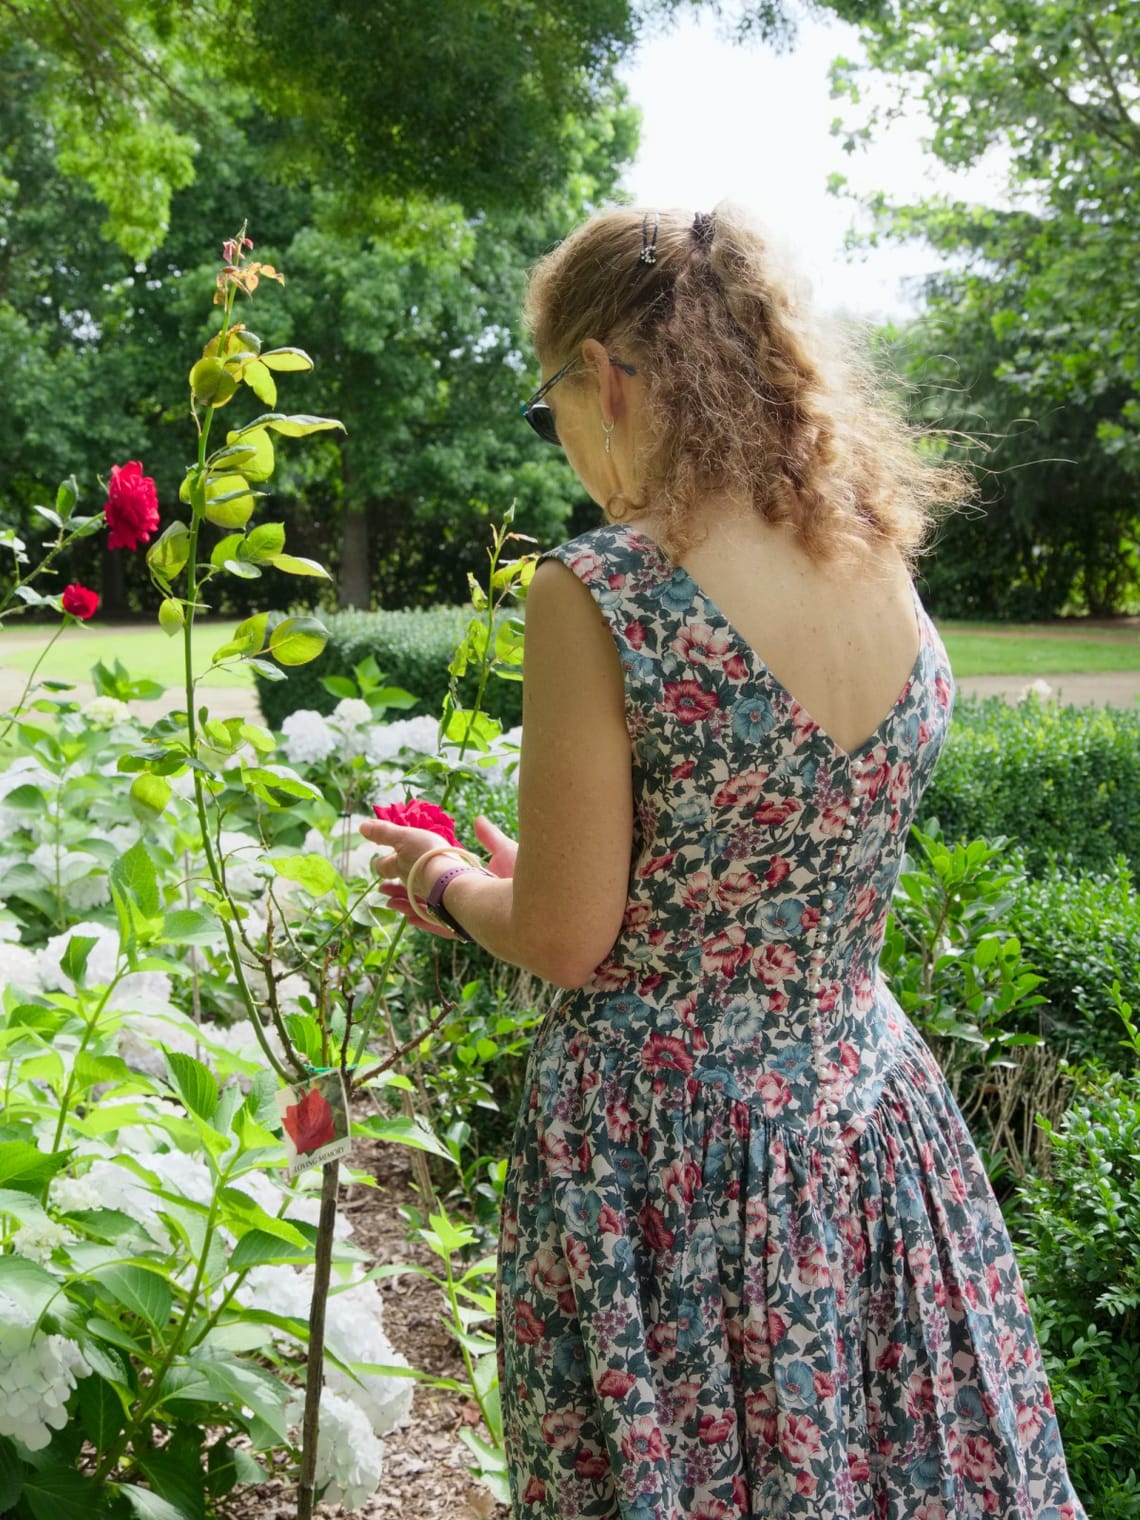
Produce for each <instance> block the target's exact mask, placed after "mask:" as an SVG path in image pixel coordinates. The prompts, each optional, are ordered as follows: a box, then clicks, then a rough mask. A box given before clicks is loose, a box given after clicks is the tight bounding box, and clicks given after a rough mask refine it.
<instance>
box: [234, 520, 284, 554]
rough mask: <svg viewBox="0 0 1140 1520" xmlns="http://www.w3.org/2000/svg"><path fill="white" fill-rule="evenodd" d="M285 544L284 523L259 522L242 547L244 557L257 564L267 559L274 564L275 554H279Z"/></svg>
mask: <svg viewBox="0 0 1140 1520" xmlns="http://www.w3.org/2000/svg"><path fill="white" fill-rule="evenodd" d="M284 546H285V524H284V523H259V524H258V526H257V527H256V528H254V529H253V531H252V532H251V533H250V534H249V536H248V538H247V539H246V541H245V546H244V547H243V549H242V554H243V555H244V556H245V558H246V559H252V560H255V561H257V562H258V563H259V564H260V563H261V562H262V561H263V560H268V561H269V562H270V563H271V564H276V560H275V558H274V556H275V555H279V554H280V553H281V550H282V549H283V548H284Z"/></svg>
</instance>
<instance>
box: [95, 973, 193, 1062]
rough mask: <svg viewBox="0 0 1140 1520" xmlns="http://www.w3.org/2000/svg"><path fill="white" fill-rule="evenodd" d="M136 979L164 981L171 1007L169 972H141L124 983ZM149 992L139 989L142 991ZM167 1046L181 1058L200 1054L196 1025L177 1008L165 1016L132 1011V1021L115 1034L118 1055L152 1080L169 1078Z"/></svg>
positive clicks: (156, 990) (126, 1022)
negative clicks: (163, 1048) (165, 1050)
mask: <svg viewBox="0 0 1140 1520" xmlns="http://www.w3.org/2000/svg"><path fill="white" fill-rule="evenodd" d="M136 977H138V978H139V979H141V978H143V977H145V978H146V979H147V980H148V981H150V982H158V981H160V980H161V981H163V982H165V983H166V989H167V998H166V1006H169V1001H170V997H169V994H170V978H169V977H168V976H166V975H165V973H163V972H150V971H147V972H139V973H135V974H134V975H132V976H131V977H126V978H124V980H125V981H133V980H135V978H136ZM145 990H146V989H139V991H145ZM159 990H160V989H158V988H157V987H152V988H151V989H150V991H151V992H152V993H155V992H158V991H159ZM148 1002H149V1000H148ZM134 1006H135V1004H132V1007H134ZM164 1045H165V1046H166V1048H167V1049H168V1050H174V1051H177V1052H178V1053H179V1054H180V1055H184V1056H193V1055H196V1054H197V1051H198V1030H197V1027H196V1025H195V1024H194V1023H193V1021H192V1020H190V1019H188V1018H187V1017H186V1016H185V1014H180V1013H176V1012H175V1011H174V1010H173V1009H171V1010H170V1012H169V1013H168V1014H166V1015H165V1016H164V1017H156V1016H155V1015H153V1014H150V1013H143V1012H141V1011H136V1012H132V1014H131V1016H130V1018H129V1019H128V1020H126V1021H125V1022H124V1023H123V1024H122V1025H121V1026H120V1027H119V1029H118V1030H117V1031H116V1033H115V1050H116V1052H117V1053H118V1054H119V1055H120V1056H122V1058H123V1060H124V1061H125V1062H126V1063H127V1065H128V1066H130V1067H131V1068H132V1069H133V1070H134V1071H142V1072H146V1074H147V1076H150V1077H162V1076H165V1075H166V1062H165V1060H164V1059H163V1055H162V1049H161V1047H162V1046H164Z"/></svg>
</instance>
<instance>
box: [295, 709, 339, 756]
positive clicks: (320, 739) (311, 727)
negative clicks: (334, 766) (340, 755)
mask: <svg viewBox="0 0 1140 1520" xmlns="http://www.w3.org/2000/svg"><path fill="white" fill-rule="evenodd" d="M281 734H282V739H281V745H282V748H283V749H284V751H285V754H286V756H287V758H288V760H289V764H290V765H314V764H316V763H318V762H319V761H321V760H327V759H328V757H329V756H330V755H331V754H332V753H333V751H334V750H335V749H337V748H339V745H340V736H339V735H338V734H336V733H334V731H333V730H332V729H331V728H330V727H329V725H328V724H327V723H326V722H325V720H324V719H323V718H322V717H321V715H320V713H318V712H314V711H313V710H312V708H310V707H299V708H297V710H296V712H291V713H290V714H289V716H288V717H287V718H286V719H285V722H284V723H283V724H282V725H281Z"/></svg>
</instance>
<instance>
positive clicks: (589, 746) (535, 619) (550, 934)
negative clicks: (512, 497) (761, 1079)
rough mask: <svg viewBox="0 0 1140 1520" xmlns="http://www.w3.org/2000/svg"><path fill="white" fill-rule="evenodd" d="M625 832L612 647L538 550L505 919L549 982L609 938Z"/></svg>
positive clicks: (615, 925) (591, 610)
mask: <svg viewBox="0 0 1140 1520" xmlns="http://www.w3.org/2000/svg"><path fill="white" fill-rule="evenodd" d="M632 839H633V795H632V782H631V753H630V744H629V734H628V731H627V729H626V725H625V708H624V683H623V677H622V669H621V663H620V661H619V659H618V653H617V649H616V647H615V645H614V642H613V638H612V636H611V634H610V630H609V628H608V627H607V626H606V622H605V619H604V617H603V616H602V613H601V611H600V610H599V608H598V606H597V605H596V603H595V602H594V599H593V597H592V596H591V595H590V593H589V591H588V590H587V589H586V587H585V586H584V585H583V584H582V583H581V581H579V580H578V578H577V577H576V576H575V575H574V574H573V572H572V571H570V570H568V569H567V568H566V567H565V566H564V565H562V564H561V563H559V562H558V561H557V560H547V561H545V562H544V563H543V564H542V565H540V566H539V568H538V570H537V571H536V572H535V576H534V580H533V581H532V583H531V586H530V590H529V592H528V594H527V613H526V650H525V656H524V666H523V733H522V754H521V758H520V763H519V854H518V860H517V862H516V864H515V875H514V897H513V908H512V920H513V923H514V926H515V928H516V931H517V932H518V933H519V934H520V936H521V937H522V938H523V939H524V940H525V942H526V943H527V944H529V945H534V946H536V947H542V950H543V955H542V959H543V961H544V963H547V964H548V965H549V967H550V979H551V980H552V981H557V982H560V983H562V985H564V986H575V985H580V984H581V983H582V982H584V981H586V980H587V978H588V977H589V974H590V972H591V971H593V969H594V967H595V966H596V965H597V964H598V963H599V961H601V960H603V959H604V958H605V956H606V954H607V953H608V952H609V950H610V948H611V947H612V945H613V943H614V941H615V939H616V938H617V936H618V932H619V930H620V929H621V922H622V916H623V913H624V911H625V904H626V896H627V892H628V888H629V865H630V854H631V846H632Z"/></svg>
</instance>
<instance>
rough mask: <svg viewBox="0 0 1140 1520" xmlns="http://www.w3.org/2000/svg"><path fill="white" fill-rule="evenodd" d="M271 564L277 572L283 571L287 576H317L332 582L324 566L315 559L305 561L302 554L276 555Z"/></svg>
mask: <svg viewBox="0 0 1140 1520" xmlns="http://www.w3.org/2000/svg"><path fill="white" fill-rule="evenodd" d="M269 563H270V564H271V565H272V566H273V568H274V569H275V570H283V571H284V572H285V574H286V575H316V576H319V577H320V578H321V579H322V580H326V581H331V580H332V576H331V575H330V574H329V573H328V571H327V570H326V569H325V567H324V565H319V564H318V563H317V561H316V560H315V559H305V558H304V556H303V555H300V554H274V555H273V556H272V558H271V559H270V561H269Z"/></svg>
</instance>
